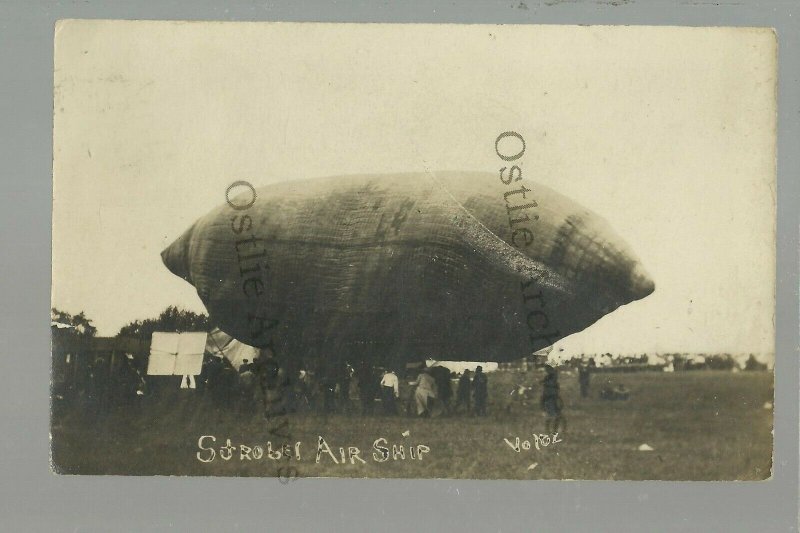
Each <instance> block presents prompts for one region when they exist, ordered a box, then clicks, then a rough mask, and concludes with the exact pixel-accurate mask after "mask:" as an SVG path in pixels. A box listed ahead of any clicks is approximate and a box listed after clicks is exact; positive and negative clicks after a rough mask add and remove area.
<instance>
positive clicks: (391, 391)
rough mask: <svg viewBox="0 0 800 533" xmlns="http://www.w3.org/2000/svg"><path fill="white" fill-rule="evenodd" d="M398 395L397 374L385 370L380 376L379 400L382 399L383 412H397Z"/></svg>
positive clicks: (387, 413)
mask: <svg viewBox="0 0 800 533" xmlns="http://www.w3.org/2000/svg"><path fill="white" fill-rule="evenodd" d="M399 397H400V381H399V380H398V379H397V374H395V373H394V371H392V370H387V371H386V372H384V373H383V377H382V378H381V400H382V401H383V413H384V414H386V415H396V414H397V403H396V400H397V398H399Z"/></svg>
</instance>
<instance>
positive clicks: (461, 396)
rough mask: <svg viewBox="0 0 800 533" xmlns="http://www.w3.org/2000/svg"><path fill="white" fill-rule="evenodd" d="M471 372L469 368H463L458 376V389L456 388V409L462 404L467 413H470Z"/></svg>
mask: <svg viewBox="0 0 800 533" xmlns="http://www.w3.org/2000/svg"><path fill="white" fill-rule="evenodd" d="M470 374H471V372H470V371H469V369H466V370H464V373H462V374H461V377H460V378H458V389H457V390H456V410H458V409H459V407H461V406H462V405H463V406H464V407H465V408H466V411H467V414H470V411H471V409H470V396H471V394H470V393H471V389H472V379H471V378H470Z"/></svg>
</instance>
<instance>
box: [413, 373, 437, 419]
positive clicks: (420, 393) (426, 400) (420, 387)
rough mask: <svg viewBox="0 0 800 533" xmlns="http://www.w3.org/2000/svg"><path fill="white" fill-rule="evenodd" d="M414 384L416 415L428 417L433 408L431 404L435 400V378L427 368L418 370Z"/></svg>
mask: <svg viewBox="0 0 800 533" xmlns="http://www.w3.org/2000/svg"><path fill="white" fill-rule="evenodd" d="M415 385H416V386H417V390H416V391H414V400H415V401H416V404H417V416H424V417H429V416H431V410H432V409H433V405H432V404H433V402H434V400H436V380H434V379H433V376H431V371H430V370H429V369H428V368H424V369H423V370H422V372H420V374H419V376H417V381H416V383H415Z"/></svg>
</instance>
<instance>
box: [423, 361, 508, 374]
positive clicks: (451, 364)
mask: <svg viewBox="0 0 800 533" xmlns="http://www.w3.org/2000/svg"><path fill="white" fill-rule="evenodd" d="M425 365H426V366H428V367H434V366H443V367H445V368H446V369H448V370H449V371H450V372H455V373H456V374H462V373H463V372H464V370H469V371H470V372H475V369H476V368H478V367H479V366H480V367H483V368H482V370H483V371H484V372H494V371H495V370H497V366H498V365H497V363H493V362H481V361H435V360H433V359H428V360H427V361H425Z"/></svg>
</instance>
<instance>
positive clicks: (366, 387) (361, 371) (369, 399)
mask: <svg viewBox="0 0 800 533" xmlns="http://www.w3.org/2000/svg"><path fill="white" fill-rule="evenodd" d="M356 378H357V379H358V397H359V399H360V400H361V415H362V416H366V415H369V414H372V406H373V403H374V401H375V386H374V384H373V382H374V381H376V380H375V378H374V376H373V371H372V366H371V365H370V364H369V362H367V361H366V360H363V361H361V362H360V363H359V365H358V370H357V371H356Z"/></svg>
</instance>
